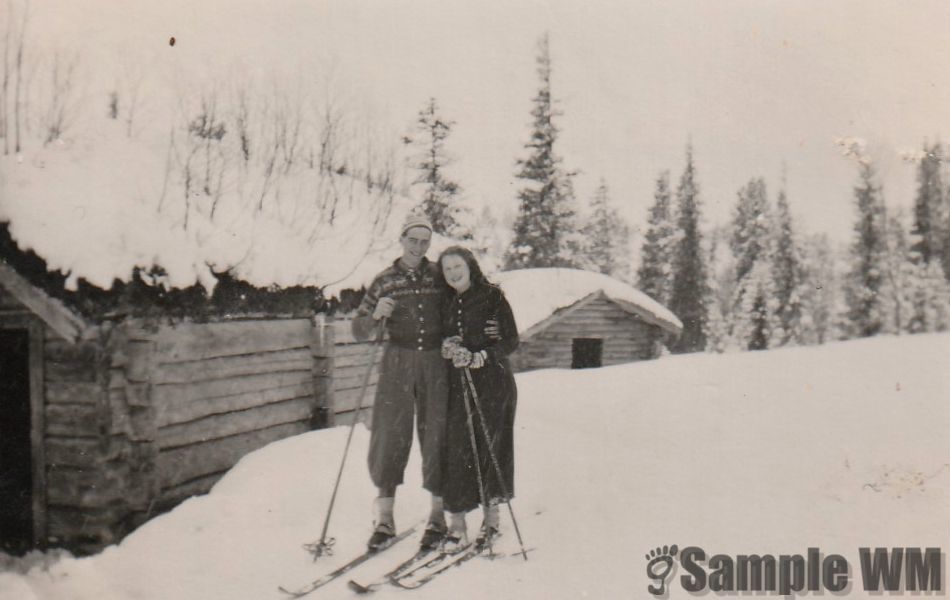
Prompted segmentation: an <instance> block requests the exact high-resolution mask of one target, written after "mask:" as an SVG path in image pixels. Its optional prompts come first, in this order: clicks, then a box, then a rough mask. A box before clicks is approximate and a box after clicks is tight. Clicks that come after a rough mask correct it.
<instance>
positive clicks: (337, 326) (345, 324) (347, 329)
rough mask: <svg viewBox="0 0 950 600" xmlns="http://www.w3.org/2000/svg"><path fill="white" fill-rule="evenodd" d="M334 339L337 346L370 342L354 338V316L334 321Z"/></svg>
mask: <svg viewBox="0 0 950 600" xmlns="http://www.w3.org/2000/svg"><path fill="white" fill-rule="evenodd" d="M332 327H333V338H334V341H335V342H336V343H337V344H358V343H365V342H367V341H369V340H358V339H356V338H355V337H354V336H353V319H352V316H350V317H344V318H342V319H336V320H334V321H332Z"/></svg>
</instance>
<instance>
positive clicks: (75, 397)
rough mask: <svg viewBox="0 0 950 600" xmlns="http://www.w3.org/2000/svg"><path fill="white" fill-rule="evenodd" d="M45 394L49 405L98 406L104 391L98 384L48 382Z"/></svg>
mask: <svg viewBox="0 0 950 600" xmlns="http://www.w3.org/2000/svg"><path fill="white" fill-rule="evenodd" d="M44 393H45V394H46V402H47V403H48V404H98V403H99V400H100V399H101V398H102V394H103V389H102V387H101V386H100V385H99V384H98V383H91V382H72V381H47V382H46V385H45V386H44Z"/></svg>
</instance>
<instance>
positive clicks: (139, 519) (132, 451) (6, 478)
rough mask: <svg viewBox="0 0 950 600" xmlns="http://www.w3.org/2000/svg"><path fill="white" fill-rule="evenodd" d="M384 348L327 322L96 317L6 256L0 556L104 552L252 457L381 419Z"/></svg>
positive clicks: (0, 310)
mask: <svg viewBox="0 0 950 600" xmlns="http://www.w3.org/2000/svg"><path fill="white" fill-rule="evenodd" d="M372 350H373V349H372V348H370V347H369V345H368V343H365V342H364V343H358V342H356V340H354V339H353V338H352V336H351V334H350V325H349V322H348V320H346V319H331V318H328V317H326V316H325V315H324V314H310V315H299V314H297V315H266V316H260V315H259V316H253V315H242V316H240V317H231V318H229V317H226V316H223V317H220V318H217V319H213V320H208V321H206V322H193V321H190V320H188V319H186V318H172V317H168V318H161V319H155V318H137V317H128V316H126V317H112V318H102V319H90V318H89V317H88V316H83V315H82V314H81V313H80V312H79V311H77V310H76V309H75V308H74V307H71V306H69V305H68V303H67V302H64V301H62V300H61V299H57V298H54V297H52V296H51V295H49V294H47V293H46V292H45V291H44V290H43V289H42V288H41V286H37V285H35V284H33V283H31V281H29V280H28V279H27V278H25V277H24V276H22V275H21V274H20V273H18V272H17V270H16V269H14V268H13V267H12V266H11V265H10V264H9V263H8V262H7V261H5V260H3V259H2V258H0V551H5V552H8V553H13V554H20V553H22V552H25V551H27V550H30V549H34V548H46V547H64V548H68V549H70V550H72V551H74V552H78V553H89V552H94V551H97V550H100V549H102V548H103V547H104V546H106V545H108V544H111V543H114V542H117V541H118V540H120V539H121V538H122V537H124V536H125V535H126V534H127V533H129V532H130V531H132V530H133V529H134V528H135V527H137V526H138V525H140V524H141V523H143V522H144V521H146V520H148V519H149V518H150V517H152V516H155V515H157V514H160V513H161V512H163V511H166V510H168V509H170V508H171V507H173V506H175V505H176V504H178V503H179V502H181V501H182V500H184V499H186V498H188V497H190V496H192V495H195V494H200V493H204V492H207V491H208V490H210V488H211V487H212V486H213V485H214V483H215V482H216V481H217V480H218V479H219V478H220V477H221V476H222V475H223V474H224V473H225V472H226V471H227V470H228V469H229V468H230V467H231V466H233V465H234V464H235V463H236V462H237V461H238V460H239V459H240V458H241V457H242V456H244V455H245V454H247V453H248V452H251V451H253V450H256V449H258V448H260V447H262V446H264V445H266V444H268V443H270V442H272V441H275V440H278V439H281V438H284V437H288V436H292V435H296V434H299V433H303V432H306V431H309V430H311V429H315V428H320V427H326V426H332V425H339V424H346V423H348V422H351V421H352V419H353V418H354V417H355V416H356V415H357V413H358V414H359V418H360V420H364V419H366V418H368V415H369V410H371V409H368V410H360V411H357V410H356V409H357V406H358V403H359V402H360V401H361V400H363V399H365V403H371V401H372V398H373V392H374V387H375V381H376V376H375V374H372V376H371V377H370V378H369V380H368V386H367V389H366V391H365V394H361V393H360V392H361V391H362V388H363V382H364V381H366V377H367V373H373V372H372V371H371V370H369V371H368V369H369V367H370V364H371V363H372V362H373V358H374V357H376V356H377V354H376V353H374V352H373V351H372Z"/></svg>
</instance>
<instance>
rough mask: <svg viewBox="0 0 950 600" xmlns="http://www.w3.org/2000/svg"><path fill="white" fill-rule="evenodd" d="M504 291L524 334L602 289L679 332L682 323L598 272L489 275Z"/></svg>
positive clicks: (640, 294) (540, 271)
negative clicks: (558, 311) (558, 312)
mask: <svg viewBox="0 0 950 600" xmlns="http://www.w3.org/2000/svg"><path fill="white" fill-rule="evenodd" d="M491 279H492V281H494V282H496V283H498V285H500V286H501V288H502V289H503V290H504V291H505V296H506V297H507V298H508V301H509V302H510V303H511V308H512V311H513V312H514V313H515V322H517V323H518V329H519V330H520V331H526V330H528V329H530V328H531V327H532V326H534V325H536V324H538V323H539V322H541V321H542V320H544V319H546V318H548V317H549V316H551V313H553V312H554V311H555V310H557V309H559V308H564V307H566V306H570V305H572V304H574V303H575V302H577V301H578V300H580V299H581V298H584V297H585V296H587V295H588V294H591V293H593V292H596V291H597V290H603V292H604V293H605V294H606V295H607V297H608V298H612V299H614V300H622V301H626V302H630V303H631V304H634V305H636V306H637V307H638V308H640V309H641V310H643V311H645V312H647V313H648V314H650V315H652V316H653V317H654V318H655V319H657V320H659V321H662V322H665V323H669V324H671V325H672V326H674V327H676V328H679V329H682V328H683V323H682V322H681V321H680V320H679V319H678V318H677V317H676V315H674V314H673V313H672V312H670V311H669V309H667V308H666V307H665V306H663V305H662V304H660V303H659V302H657V301H656V300H654V299H653V298H650V297H649V296H647V295H646V294H644V293H643V292H641V291H640V290H637V289H636V288H634V287H632V286H629V285H627V284H626V283H624V282H622V281H618V280H617V279H614V278H613V277H609V276H607V275H604V274H602V273H594V272H592V271H582V270H580V269H520V270H517V271H504V272H501V273H495V274H493V275H491Z"/></svg>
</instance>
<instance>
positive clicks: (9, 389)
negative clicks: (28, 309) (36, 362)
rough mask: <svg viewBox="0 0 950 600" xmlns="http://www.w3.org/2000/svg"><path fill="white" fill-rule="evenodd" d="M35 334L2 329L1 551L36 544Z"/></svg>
mask: <svg viewBox="0 0 950 600" xmlns="http://www.w3.org/2000/svg"><path fill="white" fill-rule="evenodd" d="M30 415H31V409H30V334H29V331H28V330H26V329H0V551H3V552H6V553H8V554H14V555H20V554H23V553H24V552H26V551H27V550H29V549H30V548H32V547H33V474H32V473H33V466H32V450H31V444H30V431H31V427H32V423H31V416H30Z"/></svg>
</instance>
